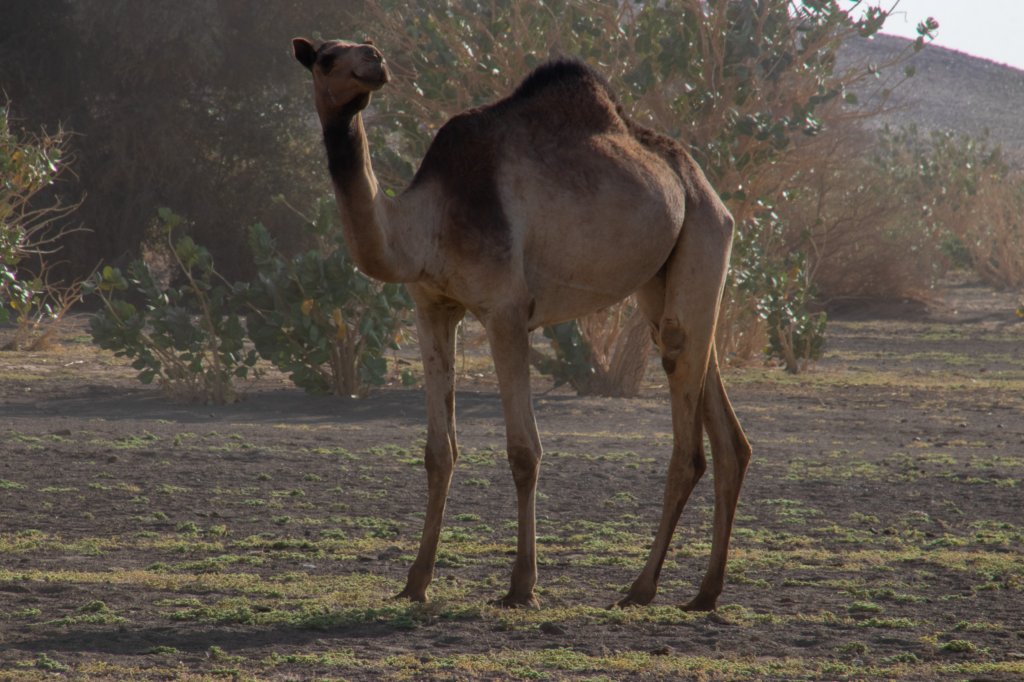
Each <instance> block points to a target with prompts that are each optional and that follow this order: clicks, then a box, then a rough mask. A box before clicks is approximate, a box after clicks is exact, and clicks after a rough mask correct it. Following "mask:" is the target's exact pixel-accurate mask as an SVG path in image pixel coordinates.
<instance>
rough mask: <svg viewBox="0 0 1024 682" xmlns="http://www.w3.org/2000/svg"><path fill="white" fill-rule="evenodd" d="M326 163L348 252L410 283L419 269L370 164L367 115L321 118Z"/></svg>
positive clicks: (380, 273) (372, 271)
mask: <svg viewBox="0 0 1024 682" xmlns="http://www.w3.org/2000/svg"><path fill="white" fill-rule="evenodd" d="M322 122H323V132H324V147H325V148H326V150H327V166H328V169H329V171H330V174H331V180H332V181H333V182H334V194H335V197H336V198H337V200H338V208H339V210H340V213H341V225H342V230H343V232H344V235H345V243H346V244H347V245H348V249H349V253H350V254H351V255H352V259H353V260H354V261H355V263H356V265H357V266H359V269H360V270H362V271H363V272H364V273H366V274H367V275H369V276H370V277H373V278H374V279H379V280H383V281H385V282H408V281H412V280H413V279H415V277H416V276H418V274H419V271H420V268H419V267H418V265H417V263H416V262H415V259H413V258H412V257H411V256H410V254H409V253H408V248H407V244H406V243H405V242H407V241H408V239H407V238H406V237H407V235H405V234H404V233H403V229H402V225H395V224H392V223H393V222H394V221H393V220H392V218H393V215H392V214H393V213H394V211H393V210H392V209H393V208H394V207H393V206H391V204H392V203H393V202H392V201H390V200H389V199H388V198H387V197H386V196H385V195H384V194H383V193H382V192H381V191H380V186H379V185H378V183H377V177H376V176H375V175H374V173H373V167H372V165H371V163H370V150H369V145H368V143H367V139H366V131H365V130H364V128H363V121H362V116H361V115H360V114H359V113H358V112H356V113H354V114H351V115H350V114H348V113H347V112H345V111H342V112H339V113H338V114H336V115H334V116H332V117H325V118H324V119H322Z"/></svg>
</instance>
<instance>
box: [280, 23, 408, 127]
mask: <svg viewBox="0 0 1024 682" xmlns="http://www.w3.org/2000/svg"><path fill="white" fill-rule="evenodd" d="M292 50H293V52H294V53H295V58H296V59H297V60H299V62H300V63H301V64H302V65H303V66H305V67H306V68H307V69H309V70H310V71H311V72H312V73H313V93H314V97H315V99H316V108H317V111H318V112H319V114H320V120H321V121H326V120H327V119H328V118H330V117H332V116H334V115H337V114H347V115H348V116H353V115H355V114H356V113H358V112H359V111H362V110H363V109H365V108H366V105H367V104H369V103H370V95H371V93H373V92H376V91H377V90H380V89H381V88H382V87H384V84H385V83H387V82H388V81H390V80H391V71H390V70H389V69H388V65H387V62H386V61H385V59H384V55H383V54H381V52H380V50H378V49H377V48H376V47H374V45H373V41H372V40H366V41H364V42H362V43H350V42H348V41H344V40H329V41H327V42H325V43H322V44H321V45H320V46H319V47H317V46H314V45H313V43H312V42H310V41H309V40H306V39H305V38H295V39H294V40H292Z"/></svg>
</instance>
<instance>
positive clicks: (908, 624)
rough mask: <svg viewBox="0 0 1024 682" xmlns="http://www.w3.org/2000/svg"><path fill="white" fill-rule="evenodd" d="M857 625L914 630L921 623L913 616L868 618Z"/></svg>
mask: <svg viewBox="0 0 1024 682" xmlns="http://www.w3.org/2000/svg"><path fill="white" fill-rule="evenodd" d="M857 625H859V626H861V627H862V628H883V629H886V630H913V629H914V628H916V627H918V626H919V625H920V623H918V622H917V621H915V620H913V619H911V618H868V619H866V620H862V621H860V622H859V623H857Z"/></svg>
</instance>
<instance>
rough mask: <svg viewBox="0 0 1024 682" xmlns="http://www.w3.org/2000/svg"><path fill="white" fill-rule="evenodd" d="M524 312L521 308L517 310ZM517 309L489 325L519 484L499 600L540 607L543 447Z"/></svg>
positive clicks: (510, 456) (527, 342) (513, 605)
mask: <svg viewBox="0 0 1024 682" xmlns="http://www.w3.org/2000/svg"><path fill="white" fill-rule="evenodd" d="M516 312H518V311H516ZM522 312H523V314H521V315H518V314H515V313H512V314H506V315H495V316H492V317H491V318H490V319H489V320H488V321H487V323H486V328H487V338H488V340H489V341H490V344H491V354H492V355H493V357H494V367H495V370H496V371H497V374H498V385H499V389H500V391H501V403H502V408H503V410H504V414H505V438H506V441H507V446H508V461H509V466H510V467H511V468H512V478H513V480H514V481H515V486H516V507H517V510H518V522H519V523H518V525H519V531H518V536H517V537H518V539H517V542H516V560H515V564H514V565H513V566H512V584H511V586H510V588H509V591H508V594H507V595H505V596H504V597H502V598H501V599H499V600H498V601H497V604H498V605H500V606H503V607H506V608H521V607H525V608H537V607H539V606H540V602H539V601H538V600H537V597H536V595H535V594H534V592H533V589H534V587H535V586H536V584H537V520H536V512H535V506H536V496H537V476H538V474H539V472H540V460H541V445H540V435H539V434H538V433H537V422H536V419H535V418H534V415H533V405H532V403H531V398H530V360H529V350H530V339H529V332H528V330H527V328H526V319H527V317H528V315H526V314H525V309H524V310H523V311H522Z"/></svg>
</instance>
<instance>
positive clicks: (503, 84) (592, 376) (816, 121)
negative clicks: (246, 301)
mask: <svg viewBox="0 0 1024 682" xmlns="http://www.w3.org/2000/svg"><path fill="white" fill-rule="evenodd" d="M887 16H888V14H887V12H885V11H883V10H881V9H878V8H872V9H869V10H868V11H866V12H865V13H864V14H863V16H862V18H861V19H854V18H853V17H852V16H851V15H850V14H849V13H847V12H845V11H842V10H840V9H839V8H838V6H837V5H836V4H835V3H830V2H810V1H808V2H798V3H794V2H790V1H789V0H768V1H766V2H754V1H753V0H741V1H739V2H737V1H736V0H711V1H710V2H705V1H704V0H675V1H671V2H661V3H621V2H616V1H614V0H543V1H542V2H533V3H526V2H523V1H522V0H506V1H504V2H497V3H494V2H482V1H481V0H453V2H450V3H446V4H445V5H443V6H437V5H430V4H427V3H418V2H413V1H412V0H385V1H383V2H380V3H371V4H370V5H368V6H367V10H365V16H364V17H363V18H362V20H361V21H362V23H363V24H364V26H361V27H359V28H357V29H356V30H357V31H358V30H363V31H369V30H372V31H373V33H374V35H375V36H376V37H377V39H378V43H379V44H381V45H387V46H388V52H389V59H391V61H392V63H393V65H394V66H395V70H396V72H398V73H399V74H400V75H403V76H405V77H404V78H401V79H396V83H395V85H394V87H393V88H391V89H389V90H388V92H387V94H386V96H383V97H380V98H378V99H377V100H375V113H374V116H373V117H372V119H371V120H370V121H369V122H370V126H369V134H370V136H371V139H372V140H373V142H374V143H375V144H374V145H373V146H374V149H375V161H377V162H378V168H379V169H380V174H381V176H382V177H383V178H384V180H385V182H399V181H404V180H407V179H408V178H409V177H410V176H411V173H412V171H413V169H414V164H413V163H410V162H409V159H410V158H411V159H415V158H419V157H421V156H422V154H423V152H424V151H425V150H426V148H427V145H428V144H429V140H430V136H431V134H432V132H433V131H434V130H436V129H437V128H438V127H439V126H440V125H441V124H442V123H444V121H445V120H446V119H447V118H448V117H449V116H451V115H453V114H455V113H457V112H458V111H460V110H462V109H465V108H468V107H472V106H476V105H479V104H482V103H484V102H487V101H491V100H493V99H494V98H495V96H497V95H499V94H500V93H504V92H508V91H509V89H510V88H511V87H513V85H514V84H515V82H517V81H518V80H519V79H520V78H521V77H522V76H523V75H524V74H525V73H527V72H528V71H529V70H530V69H531V68H533V67H534V66H536V65H537V64H538V63H539V62H540V61H542V60H543V59H545V58H547V57H548V56H549V55H558V54H569V55H574V56H578V57H580V58H581V59H583V60H584V61H587V62H590V63H595V64H600V69H601V71H602V72H603V73H604V74H605V75H606V76H607V77H608V78H609V80H610V81H611V83H612V86H613V88H614V90H615V91H616V92H617V93H618V95H619V98H620V100H621V101H622V104H623V106H624V108H625V109H626V111H627V112H629V113H630V114H631V115H632V116H633V117H634V118H635V119H637V120H638V121H639V122H641V123H644V124H647V125H651V126H652V127H654V128H656V129H658V130H661V131H665V132H667V133H668V134H670V135H672V136H673V137H675V138H677V139H679V140H680V141H681V142H683V143H684V144H685V145H686V146H687V147H688V148H689V149H690V151H691V153H692V154H693V155H694V157H695V158H696V159H697V160H698V161H699V162H700V163H701V165H702V167H703V168H704V170H705V172H706V173H707V174H708V176H709V178H710V179H711V182H712V184H713V185H714V186H715V187H716V188H717V189H718V190H719V191H720V193H721V194H722V196H723V199H725V200H726V203H727V204H728V206H729V209H730V210H731V211H732V213H733V215H734V217H735V218H736V221H737V225H738V226H739V228H738V229H739V231H740V232H741V233H742V232H743V231H744V230H746V229H748V226H749V225H751V224H752V220H753V218H754V215H755V214H756V213H757V212H758V211H759V210H761V207H763V206H765V205H768V206H773V205H778V204H780V203H782V201H783V200H784V197H783V195H784V193H785V190H786V189H787V188H788V187H789V179H790V178H791V177H792V175H793V174H794V173H795V172H796V171H797V170H798V169H800V168H801V164H803V167H805V168H806V167H809V166H808V163H807V158H806V157H805V156H804V155H805V154H806V151H807V149H808V147H807V146H806V145H805V144H803V141H804V140H806V139H813V138H814V137H816V136H818V135H819V134H820V133H821V131H822V130H823V129H825V128H827V127H849V126H852V125H854V124H855V122H856V121H858V120H862V119H863V118H864V116H865V113H867V112H868V109H867V108H866V107H865V106H862V107H860V109H859V110H857V111H853V108H854V107H855V106H856V105H857V101H858V98H857V97H856V96H855V95H854V93H853V88H854V86H858V85H863V84H864V83H866V82H868V81H869V80H875V79H876V76H877V75H878V74H879V71H880V70H884V69H885V68H886V67H889V66H893V65H895V64H896V63H898V62H899V61H900V60H901V59H902V58H904V57H906V56H907V54H903V55H899V56H896V57H894V58H893V59H892V60H890V61H888V62H886V63H879V64H871V65H869V64H861V65H854V66H851V67H849V68H846V69H843V70H839V69H837V67H836V53H837V50H838V48H839V46H840V45H841V44H842V42H843V40H845V39H847V38H850V37H852V36H864V37H867V36H871V35H873V34H874V33H876V32H877V31H878V30H879V29H880V28H881V27H882V25H883V24H884V22H885V20H886V18H887ZM935 28H936V25H935V24H934V22H931V21H929V22H926V23H925V24H923V25H922V27H921V29H920V33H921V35H920V38H919V40H918V41H916V43H914V44H913V47H911V48H910V50H908V53H909V51H912V50H914V49H920V47H922V46H923V45H924V43H925V40H926V39H927V37H928V36H929V35H930V31H932V30H934V29H935ZM496 36H507V37H508V38H507V39H505V40H498V39H496ZM453 72H454V73H458V74H460V78H459V80H458V81H453V80H452V79H451V78H450V74H451V73H453ZM878 80H879V82H880V83H883V82H884V84H885V87H895V85H898V83H897V84H893V83H892V82H891V81H887V80H885V79H878ZM865 99H866V100H867V99H868V98H865ZM381 123H384V124H385V125H381ZM786 228H787V230H788V231H789V234H787V235H783V236H782V238H775V237H774V236H773V240H772V241H771V242H766V243H763V244H760V245H759V248H758V249H757V251H756V253H757V254H758V256H759V257H760V258H762V259H763V262H762V263H759V264H757V266H756V269H758V270H760V271H761V274H760V275H759V276H757V277H752V278H748V280H747V284H748V289H746V290H737V289H731V290H729V291H727V292H726V296H725V302H726V303H725V305H726V306H727V307H734V309H732V310H728V309H727V310H724V311H723V313H722V318H721V319H722V320H723V322H724V323H725V324H726V325H727V326H729V327H731V328H729V329H725V330H724V331H723V333H720V334H719V335H718V342H719V344H720V348H719V354H720V356H722V357H723V358H725V357H728V356H737V355H741V356H742V355H743V354H745V353H748V352H751V351H755V350H759V348H758V344H757V343H756V340H758V339H761V338H764V332H765V329H764V326H765V324H766V321H767V320H766V317H765V316H764V315H763V314H758V312H757V307H758V305H759V301H762V300H766V299H767V298H771V297H772V296H774V297H775V300H777V301H782V300H786V301H787V304H786V306H787V309H788V310H790V311H792V312H793V314H794V315H796V317H797V318H801V319H803V318H804V317H806V316H807V313H806V311H796V310H795V309H794V306H799V305H803V304H804V303H806V302H807V301H808V297H805V296H801V295H796V294H795V293H794V292H793V291H789V292H788V293H786V294H785V295H784V296H780V294H779V292H774V293H773V292H772V291H771V290H770V289H765V290H762V291H756V292H755V291H753V290H751V289H749V287H753V286H758V285H765V286H767V285H768V283H769V282H770V281H771V278H772V275H771V274H770V273H778V272H782V273H785V272H788V269H789V265H788V261H787V259H788V258H789V254H790V252H791V251H792V250H793V248H792V246H793V243H794V242H797V241H799V239H798V237H799V234H800V232H801V231H802V230H803V226H801V225H796V224H792V223H786ZM794 233H795V234H794ZM760 236H761V235H760V234H752V235H743V234H739V235H738V237H739V238H740V239H744V238H745V239H747V240H748V241H751V240H752V239H755V238H759V237H760ZM735 262H736V261H735V260H734V263H735ZM733 281H735V280H733ZM788 286H790V289H792V287H793V286H795V283H792V284H791V285H788ZM630 305H631V304H630V303H623V304H621V305H620V306H618V307H614V308H613V309H612V310H611V312H608V311H602V312H599V313H596V314H595V316H593V319H587V320H583V321H580V323H578V327H579V328H577V329H575V330H572V329H569V328H561V327H560V328H558V329H553V330H547V331H546V332H545V336H547V337H548V338H549V339H551V340H552V343H553V345H552V349H553V351H554V359H553V360H551V359H550V358H549V359H548V361H539V362H541V363H542V365H543V367H544V368H545V370H546V371H549V372H551V373H553V374H554V375H555V376H556V377H557V379H556V380H560V381H567V382H569V383H571V384H572V385H573V386H575V387H576V388H577V390H582V391H593V390H596V391H598V392H602V391H605V390H609V389H611V390H618V388H617V387H616V386H615V385H614V383H612V384H609V383H608V382H606V381H604V380H603V378H602V377H603V376H604V374H605V373H606V372H607V371H609V368H610V366H611V365H610V363H608V361H607V357H602V354H601V353H600V352H596V349H599V348H601V347H603V346H604V340H605V334H606V332H607V331H608V328H607V327H606V326H605V325H604V321H606V320H607V319H609V317H610V318H612V319H617V320H620V321H625V320H626V319H629V315H628V314H624V313H625V312H627V311H628V309H629V306H630ZM780 305H781V303H780ZM780 310H781V309H780ZM780 319H782V318H780ZM785 319H790V318H789V317H786V318H785ZM573 324H576V323H573ZM797 326H798V327H799V326H800V325H797ZM787 328H788V327H787ZM813 329H814V330H817V331H816V332H815V331H813V330H812V329H811V328H806V329H805V332H806V333H808V334H811V335H814V333H818V334H823V333H824V327H823V326H817V327H814V328H813ZM611 336H612V337H614V338H616V339H617V338H619V337H618V336H617V335H616V334H614V333H613V334H611ZM628 337H629V335H626V336H625V337H621V338H622V340H623V341H625V339H626V338H628ZM778 338H780V339H781V340H782V344H783V346H780V347H779V350H780V352H781V351H782V348H783V347H784V344H785V343H786V339H787V334H786V333H783V334H782V336H781V337H778ZM733 344H735V345H733ZM812 345H814V344H812ZM815 347H819V346H815ZM623 349H625V346H623ZM649 349H650V345H649V344H648V343H640V342H638V343H636V344H635V346H633V347H632V352H634V353H642V354H644V355H643V358H644V359H646V353H647V351H649ZM808 352H811V353H812V354H813V352H816V351H812V350H811V349H810V347H809V348H808ZM615 353H617V350H615V351H613V352H612V355H614V354H615ZM577 362H578V363H580V364H579V366H578V367H575V366H573V365H574V363H577ZM552 363H554V364H552ZM559 363H562V365H563V366H561V367H558V366H557V365H558V364H559ZM641 365H642V363H641ZM631 376H635V373H632V374H631Z"/></svg>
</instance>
